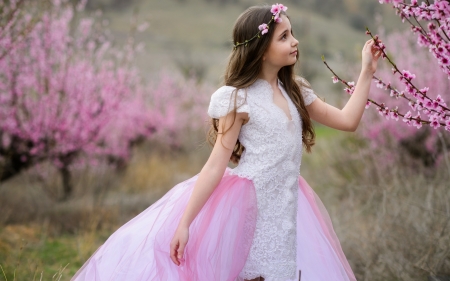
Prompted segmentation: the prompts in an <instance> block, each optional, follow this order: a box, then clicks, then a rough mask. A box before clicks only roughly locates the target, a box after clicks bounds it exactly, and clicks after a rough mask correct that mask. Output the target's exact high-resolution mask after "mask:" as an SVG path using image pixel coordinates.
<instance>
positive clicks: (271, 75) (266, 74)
mask: <svg viewBox="0 0 450 281" xmlns="http://www.w3.org/2000/svg"><path fill="white" fill-rule="evenodd" d="M278 71H279V69H274V68H271V69H268V68H267V67H264V66H263V69H262V70H261V72H260V73H259V75H258V78H260V79H263V80H266V81H267V82H269V84H270V85H272V86H273V87H277V86H278Z"/></svg>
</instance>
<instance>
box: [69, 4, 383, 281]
mask: <svg viewBox="0 0 450 281" xmlns="http://www.w3.org/2000/svg"><path fill="white" fill-rule="evenodd" d="M286 10H287V7H285V6H283V5H282V4H276V5H272V6H258V7H251V8H249V9H248V10H246V11H245V12H244V13H243V14H241V15H240V16H239V18H238V19H237V21H236V23H235V26H234V30H233V41H234V48H233V51H232V53H231V57H230V60H229V64H228V67H227V70H226V72H225V86H223V87H221V88H219V89H218V90H217V91H216V92H215V93H213V95H212V96H211V102H210V105H209V108H208V114H209V115H210V117H211V118H212V128H211V130H210V132H211V133H212V136H213V139H212V141H213V142H214V147H213V150H212V152H211V156H210V157H209V159H208V161H207V162H206V164H205V166H204V167H203V169H202V170H201V172H200V173H199V174H197V175H195V176H194V177H192V178H190V179H188V180H186V181H184V182H181V183H179V184H177V185H176V186H175V187H173V188H172V189H171V190H170V191H169V192H167V193H166V194H165V195H164V196H163V197H162V198H161V199H160V200H158V201H157V202H155V203H154V204H153V205H151V206H150V207H149V208H148V209H147V210H145V211H143V212H142V213H141V214H139V215H138V216H137V217H135V218H134V219H132V220H131V221H129V222H128V223H126V224H125V225H124V226H122V227H121V228H120V229H119V230H117V231H116V232H115V233H114V234H112V235H111V237H110V238H109V239H108V240H107V241H106V242H105V244H103V245H102V246H101V247H100V248H99V249H98V250H97V251H96V252H95V253H94V254H93V256H92V257H91V258H90V259H89V260H88V261H87V262H86V263H85V264H84V266H83V267H82V268H81V269H80V270H79V271H78V272H77V274H76V275H75V276H74V277H73V279H72V280H133V281H135V280H142V281H144V280H145V281H148V280H161V281H163V280H164V281H166V280H170V281H178V280H195V281H222V280H224V281H225V280H229V281H233V280H265V281H280V280H282V281H285V280H303V281H305V280H306V281H321V280H323V281H330V280H343V281H344V280H356V279H355V276H354V274H353V272H352V270H351V268H350V266H349V264H348V262H347V260H346V258H345V255H344V253H343V251H342V249H341V246H340V243H339V240H338V239H337V237H336V234H335V232H334V230H333V226H332V223H331V220H330V218H329V216H328V213H327V211H326V209H325V207H324V206H323V205H322V203H321V201H320V199H319V198H318V197H317V195H316V194H315V193H314V191H313V190H312V189H311V187H309V185H308V184H307V183H306V181H305V180H304V179H303V178H302V177H301V176H300V175H299V168H300V161H301V155H302V146H303V147H305V149H306V151H310V150H311V147H312V145H313V144H314V130H313V127H312V123H311V119H314V120H316V121H318V122H320V123H322V124H325V125H327V126H329V127H332V128H335V129H339V130H344V131H354V130H355V129H356V127H357V126H358V123H359V121H360V119H361V116H362V114H363V111H364V107H365V104H366V101H367V97H368V94H369V86H370V82H371V79H372V75H373V74H374V73H375V70H376V68H377V61H378V59H379V57H380V52H377V50H376V49H375V48H374V44H373V43H374V42H373V40H369V41H367V42H366V43H365V45H364V47H363V50H362V69H361V74H360V76H359V79H358V82H357V85H356V88H355V91H354V93H353V95H352V96H351V97H350V99H349V101H348V102H347V104H346V105H345V107H344V108H343V109H337V108H335V107H333V106H331V105H328V104H326V103H325V102H323V101H322V100H320V99H317V96H316V95H315V94H314V92H313V90H312V89H311V88H310V86H309V84H308V83H307V82H306V80H305V79H303V78H300V77H297V76H295V74H294V65H295V63H296V62H297V59H298V50H297V46H298V41H297V39H295V37H294V36H293V32H292V28H291V24H290V21H289V17H288V16H287V15H286ZM229 160H232V161H233V162H235V163H238V165H237V167H236V168H234V169H230V168H229V167H227V164H228V162H229ZM188 241H189V242H188Z"/></svg>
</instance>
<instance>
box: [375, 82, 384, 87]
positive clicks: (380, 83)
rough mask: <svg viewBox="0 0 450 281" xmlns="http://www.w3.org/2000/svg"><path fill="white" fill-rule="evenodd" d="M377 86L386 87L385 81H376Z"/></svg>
mask: <svg viewBox="0 0 450 281" xmlns="http://www.w3.org/2000/svg"><path fill="white" fill-rule="evenodd" d="M376 85H377V88H380V89H382V88H383V87H384V84H383V81H380V80H377V82H376Z"/></svg>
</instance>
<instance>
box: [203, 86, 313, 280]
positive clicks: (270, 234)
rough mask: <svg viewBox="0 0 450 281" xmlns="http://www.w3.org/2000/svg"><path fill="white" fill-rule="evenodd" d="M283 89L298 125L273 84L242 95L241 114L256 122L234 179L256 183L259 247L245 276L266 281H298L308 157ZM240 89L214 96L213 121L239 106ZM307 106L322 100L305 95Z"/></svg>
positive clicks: (245, 129)
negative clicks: (301, 186) (303, 168)
mask: <svg viewBox="0 0 450 281" xmlns="http://www.w3.org/2000/svg"><path fill="white" fill-rule="evenodd" d="M278 87H279V88H280V90H281V93H282V94H283V96H284V98H285V99H286V100H287V102H288V105H289V111H290V115H291V116H292V120H289V119H288V116H287V115H286V113H285V112H284V111H283V110H282V109H281V108H280V107H278V106H277V105H276V104H275V103H274V102H273V91H272V87H271V86H270V84H269V83H268V82H267V81H266V80H263V79H258V80H257V81H256V82H255V83H254V84H252V85H251V86H250V87H248V88H247V91H246V92H247V94H246V93H245V90H239V91H238V93H237V105H238V109H237V111H238V112H247V113H248V114H249V117H250V120H249V122H248V123H246V124H245V125H243V126H242V128H241V131H240V133H239V141H240V142H241V144H242V145H243V146H244V147H245V150H244V152H243V153H242V156H241V159H240V162H239V164H238V166H237V167H235V168H234V169H232V170H231V174H235V175H238V176H240V177H245V178H248V179H250V180H252V181H253V183H254V185H255V189H256V198H257V206H258V216H257V220H256V230H255V235H254V238H253V243H252V246H251V249H250V253H249V256H248V258H247V262H246V264H245V266H244V269H243V270H242V272H241V274H240V277H242V278H244V279H253V278H256V277H259V276H262V277H264V278H265V280H266V281H275V280H291V279H292V280H294V279H295V278H298V277H296V276H297V270H296V249H297V245H296V229H297V220H296V214H297V199H298V175H299V173H300V172H299V171H300V163H301V157H302V124H301V122H302V121H301V119H300V115H299V113H298V111H297V109H296V107H295V105H294V103H293V102H292V101H291V99H290V98H289V96H288V95H287V93H286V91H285V89H284V87H283V85H282V83H281V81H279V80H278ZM234 89H235V88H234V87H231V86H223V87H221V88H219V89H218V90H217V91H216V92H215V93H214V94H213V95H212V97H211V103H210V106H209V109H208V114H209V116H210V117H213V118H219V117H221V116H225V115H226V114H227V113H228V112H230V111H231V110H232V106H234V99H233V98H234V94H232V92H233V90H234ZM302 94H303V98H304V101H305V105H309V104H311V103H312V102H313V101H314V100H315V99H316V98H317V96H316V95H315V94H314V93H313V91H312V90H310V89H305V91H302Z"/></svg>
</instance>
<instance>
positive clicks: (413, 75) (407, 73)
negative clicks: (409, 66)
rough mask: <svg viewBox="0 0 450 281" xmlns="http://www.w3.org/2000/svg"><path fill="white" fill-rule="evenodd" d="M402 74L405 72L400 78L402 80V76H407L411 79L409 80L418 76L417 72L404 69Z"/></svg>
mask: <svg viewBox="0 0 450 281" xmlns="http://www.w3.org/2000/svg"><path fill="white" fill-rule="evenodd" d="M402 74H403V76H402V77H401V78H400V80H401V79H402V78H406V79H409V80H412V79H414V78H416V75H415V74H412V73H411V72H409V71H408V70H403V71H402Z"/></svg>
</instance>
